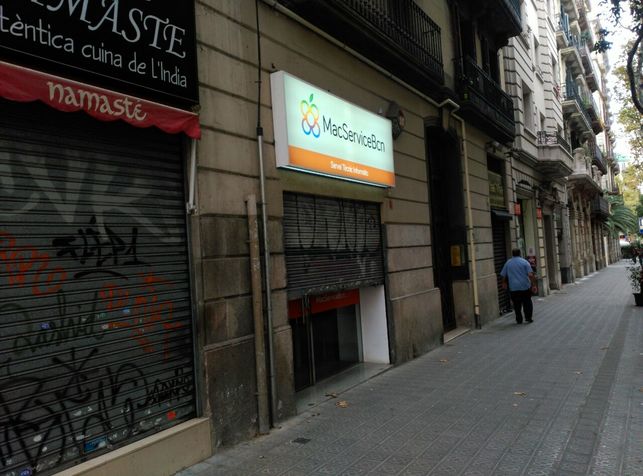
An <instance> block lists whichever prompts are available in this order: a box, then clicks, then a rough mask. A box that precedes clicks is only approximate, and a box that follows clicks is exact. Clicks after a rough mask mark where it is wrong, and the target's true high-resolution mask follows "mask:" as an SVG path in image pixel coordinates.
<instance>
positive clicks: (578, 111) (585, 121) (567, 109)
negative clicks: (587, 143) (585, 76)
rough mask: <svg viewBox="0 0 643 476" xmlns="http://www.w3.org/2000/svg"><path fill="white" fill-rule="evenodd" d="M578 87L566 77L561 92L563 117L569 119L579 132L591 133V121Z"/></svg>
mask: <svg viewBox="0 0 643 476" xmlns="http://www.w3.org/2000/svg"><path fill="white" fill-rule="evenodd" d="M580 89H581V88H580V87H579V86H578V85H577V84H576V83H575V82H574V81H573V80H572V79H571V78H570V77H569V76H568V77H567V80H566V81H565V88H564V90H563V101H562V105H563V115H565V116H566V117H569V118H570V119H571V121H572V122H573V124H574V126H575V127H576V128H578V129H579V130H580V131H581V132H584V133H592V119H591V118H590V117H589V114H588V112H587V110H586V107H585V103H586V101H584V100H583V97H582V95H581V93H580Z"/></svg>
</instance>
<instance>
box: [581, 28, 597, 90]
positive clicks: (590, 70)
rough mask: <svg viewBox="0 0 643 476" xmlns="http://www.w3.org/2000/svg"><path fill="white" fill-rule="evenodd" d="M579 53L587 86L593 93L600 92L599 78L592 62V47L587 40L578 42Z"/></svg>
mask: <svg viewBox="0 0 643 476" xmlns="http://www.w3.org/2000/svg"><path fill="white" fill-rule="evenodd" d="M578 51H579V53H580V58H581V63H582V65H583V73H584V75H585V79H586V81H587V85H588V86H589V88H590V89H591V90H592V91H598V86H599V84H598V81H599V77H598V75H597V74H596V70H595V68H594V63H593V62H592V51H591V47H590V45H589V44H588V43H587V41H585V40H580V41H579V42H578Z"/></svg>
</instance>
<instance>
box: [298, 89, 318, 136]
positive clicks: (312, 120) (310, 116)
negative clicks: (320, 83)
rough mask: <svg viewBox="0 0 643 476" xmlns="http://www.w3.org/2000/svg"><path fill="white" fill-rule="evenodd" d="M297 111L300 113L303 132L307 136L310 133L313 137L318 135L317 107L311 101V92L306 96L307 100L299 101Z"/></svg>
mask: <svg viewBox="0 0 643 476" xmlns="http://www.w3.org/2000/svg"><path fill="white" fill-rule="evenodd" d="M299 111H300V112H301V115H302V120H301V128H302V130H303V131H304V134H306V135H307V136H309V135H310V134H312V135H313V137H319V134H320V133H321V129H320V127H319V109H318V108H317V106H316V105H315V104H314V103H313V95H312V94H311V95H310V97H309V98H308V101H306V100H305V99H302V101H301V102H300V103H299Z"/></svg>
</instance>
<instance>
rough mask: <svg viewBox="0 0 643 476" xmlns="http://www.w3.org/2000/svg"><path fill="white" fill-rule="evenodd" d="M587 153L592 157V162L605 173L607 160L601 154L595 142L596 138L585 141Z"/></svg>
mask: <svg viewBox="0 0 643 476" xmlns="http://www.w3.org/2000/svg"><path fill="white" fill-rule="evenodd" d="M586 147H587V155H588V156H589V157H591V158H592V164H594V165H595V166H596V167H598V169H599V170H600V171H601V172H602V173H603V174H606V173H607V160H606V159H605V157H604V156H603V151H602V150H601V148H600V147H599V146H598V144H596V140H595V139H594V138H590V139H589V140H588V141H587V145H586Z"/></svg>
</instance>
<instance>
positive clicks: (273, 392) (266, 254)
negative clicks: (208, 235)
mask: <svg viewBox="0 0 643 476" xmlns="http://www.w3.org/2000/svg"><path fill="white" fill-rule="evenodd" d="M255 13H256V20H257V149H258V156H259V183H260V187H261V226H262V231H263V259H264V270H265V273H264V281H265V287H266V321H267V325H268V363H269V370H270V397H271V398H270V403H271V410H272V421H273V423H274V421H275V420H276V418H277V382H276V378H275V354H274V340H273V335H272V334H273V329H272V288H271V284H270V247H269V243H268V210H267V206H266V174H265V170H264V163H263V127H261V34H260V32H259V0H255Z"/></svg>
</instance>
